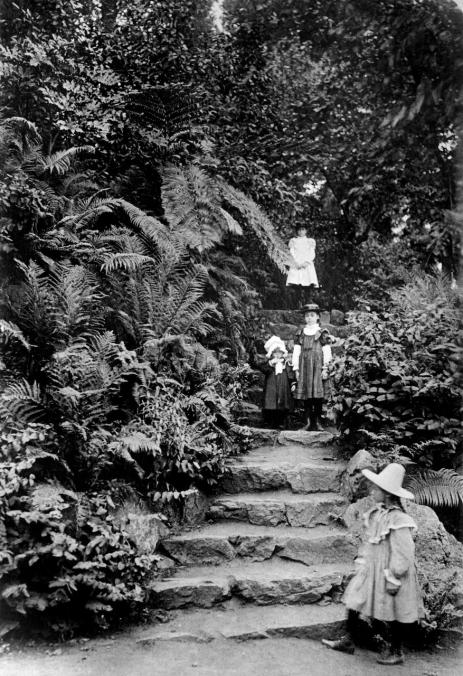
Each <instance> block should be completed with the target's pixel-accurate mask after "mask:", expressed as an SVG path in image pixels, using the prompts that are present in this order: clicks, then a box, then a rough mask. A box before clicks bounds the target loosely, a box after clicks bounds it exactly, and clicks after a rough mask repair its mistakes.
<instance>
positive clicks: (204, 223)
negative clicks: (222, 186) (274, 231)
mask: <svg viewBox="0 0 463 676" xmlns="http://www.w3.org/2000/svg"><path fill="white" fill-rule="evenodd" d="M162 202H163V207H164V213H165V216H166V218H167V220H168V221H169V223H170V225H171V227H172V229H173V231H174V232H175V233H178V234H179V235H180V236H181V237H182V238H183V240H184V241H185V242H186V244H187V245H188V246H190V247H191V248H194V249H197V250H198V251H204V250H207V249H210V248H211V247H213V246H214V245H216V244H218V243H219V242H220V241H221V239H222V237H223V235H224V234H225V233H226V232H233V233H235V234H242V230H241V226H240V225H239V224H238V223H237V221H236V220H235V219H234V218H233V217H232V216H231V215H230V214H228V213H227V212H226V211H225V209H224V208H223V207H222V205H221V197H220V193H219V191H218V189H217V186H216V184H215V182H214V181H213V180H212V179H211V178H210V177H209V175H208V174H207V173H206V172H205V171H204V170H203V169H201V168H200V167H198V166H196V165H193V164H192V165H189V166H188V167H186V168H182V167H178V166H173V165H170V166H167V167H166V168H165V170H164V173H163V184H162Z"/></svg>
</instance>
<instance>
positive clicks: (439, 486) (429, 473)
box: [407, 469, 463, 507]
mask: <svg viewBox="0 0 463 676" xmlns="http://www.w3.org/2000/svg"><path fill="white" fill-rule="evenodd" d="M407 488H408V489H409V490H410V491H412V493H414V495H415V500H416V502H418V503H419V504H422V505H428V506H429V507H458V505H460V504H462V503H463V476H461V475H460V474H457V473H456V472H454V471H453V470H452V469H440V470H431V469H429V470H425V471H423V472H421V473H420V474H418V475H416V476H414V477H411V478H410V479H409V481H408V483H407Z"/></svg>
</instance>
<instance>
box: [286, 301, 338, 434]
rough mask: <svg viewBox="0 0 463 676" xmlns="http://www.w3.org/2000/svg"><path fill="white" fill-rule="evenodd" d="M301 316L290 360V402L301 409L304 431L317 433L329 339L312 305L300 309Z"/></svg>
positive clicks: (328, 360)
mask: <svg viewBox="0 0 463 676" xmlns="http://www.w3.org/2000/svg"><path fill="white" fill-rule="evenodd" d="M302 312H303V315H304V326H302V327H301V328H300V329H299V330H298V332H297V334H296V336H295V338H294V349H293V358H292V365H293V369H294V372H295V374H296V380H297V385H296V388H295V391H294V398H295V399H297V400H299V401H301V402H302V403H303V405H304V418H305V422H306V424H305V426H304V429H310V430H321V429H323V426H322V420H321V419H322V411H323V401H324V398H325V389H326V385H325V381H326V380H327V379H328V371H327V368H328V364H329V362H330V361H331V347H330V343H331V336H330V334H329V332H328V331H327V330H326V329H322V328H321V327H320V324H319V320H320V308H319V306H318V305H317V304H316V303H309V304H307V305H304V306H303V308H302Z"/></svg>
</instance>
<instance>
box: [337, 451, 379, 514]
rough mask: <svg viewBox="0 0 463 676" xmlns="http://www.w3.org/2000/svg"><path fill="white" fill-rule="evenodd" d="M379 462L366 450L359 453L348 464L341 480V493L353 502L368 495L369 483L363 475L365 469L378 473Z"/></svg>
mask: <svg viewBox="0 0 463 676" xmlns="http://www.w3.org/2000/svg"><path fill="white" fill-rule="evenodd" d="M376 467H377V462H376V460H375V458H374V457H373V456H372V455H371V453H368V451H365V450H364V449H362V450H360V451H357V453H356V454H355V455H353V456H352V458H351V459H350V460H349V462H348V463H347V467H346V469H345V471H344V474H343V475H342V479H341V492H342V494H343V495H345V496H346V498H347V499H348V500H350V501H351V502H352V501H353V500H359V499H360V498H364V497H366V496H367V495H368V492H369V482H368V479H366V478H365V477H364V476H363V474H362V470H363V469H371V470H372V471H373V472H376Z"/></svg>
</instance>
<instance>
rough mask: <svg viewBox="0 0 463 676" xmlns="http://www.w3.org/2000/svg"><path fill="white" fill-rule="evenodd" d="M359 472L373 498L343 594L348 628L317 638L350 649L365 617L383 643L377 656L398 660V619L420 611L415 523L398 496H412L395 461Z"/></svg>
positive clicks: (408, 620) (414, 617) (407, 620)
mask: <svg viewBox="0 0 463 676" xmlns="http://www.w3.org/2000/svg"><path fill="white" fill-rule="evenodd" d="M362 472H363V474H364V475H365V476H366V477H367V479H369V480H370V481H371V482H372V484H373V486H372V490H371V494H372V496H373V498H374V500H375V502H376V504H375V506H374V507H373V508H372V509H370V510H369V511H367V512H366V513H365V514H364V524H365V539H364V542H363V544H362V546H361V548H360V550H359V553H358V556H357V559H356V565H357V572H356V573H355V575H354V577H353V578H352V579H351V581H350V582H349V584H348V586H347V589H346V591H345V593H344V597H343V602H344V604H345V606H346V608H347V610H348V618H347V627H346V628H347V632H348V633H347V635H346V636H343V637H342V638H341V639H339V640H337V641H329V640H326V639H323V643H324V644H325V645H327V646H328V647H329V648H332V649H333V650H340V651H342V652H347V653H353V652H354V643H353V640H352V638H353V636H355V633H356V625H357V622H358V619H359V617H363V618H369V619H370V620H371V621H372V624H373V632H374V633H375V634H379V635H380V636H381V638H382V643H383V652H382V654H381V655H380V656H379V657H378V659H377V661H378V662H379V663H380V664H387V665H395V664H402V663H403V661H404V658H403V653H402V634H403V629H404V627H403V625H410V624H412V623H414V622H417V621H418V620H419V619H420V618H422V617H423V615H424V610H423V604H422V598H421V591H420V588H419V584H418V579H417V574H416V566H415V544H414V534H415V533H416V530H417V526H416V523H415V521H414V520H413V519H412V518H411V516H410V515H409V514H407V513H406V512H405V511H404V508H403V505H402V502H401V499H402V498H404V499H408V500H413V499H414V496H413V494H412V493H410V492H409V491H407V490H405V489H404V488H403V487H402V483H403V479H404V475H405V469H404V468H403V467H402V465H399V464H398V463H391V464H390V465H387V467H385V468H384V469H383V471H382V472H380V473H379V474H375V473H374V472H372V471H370V470H368V469H365V470H362Z"/></svg>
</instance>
